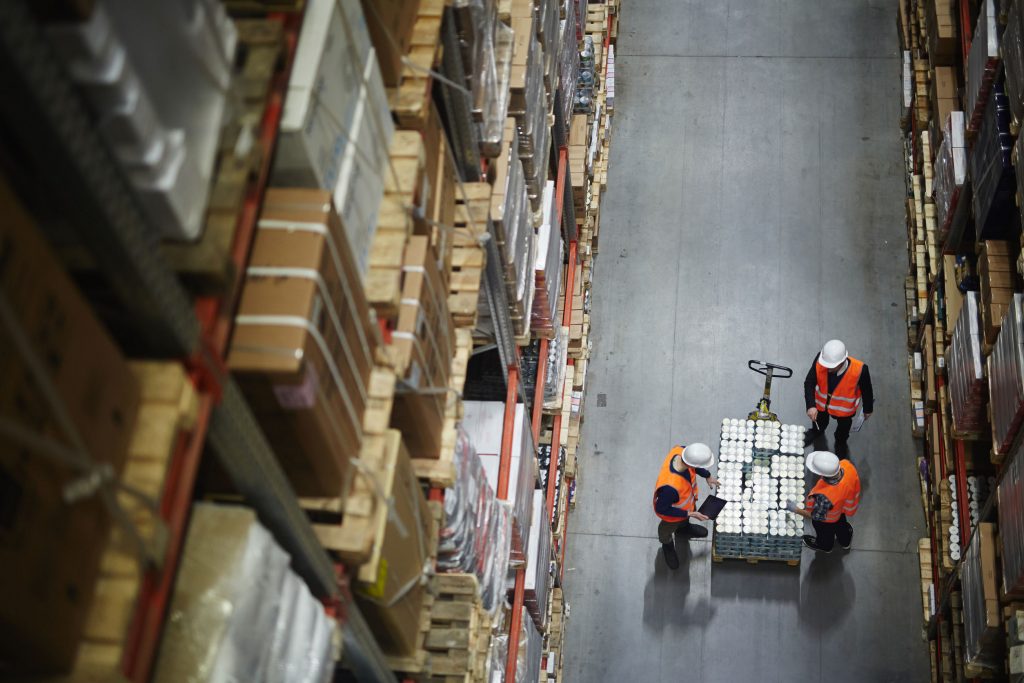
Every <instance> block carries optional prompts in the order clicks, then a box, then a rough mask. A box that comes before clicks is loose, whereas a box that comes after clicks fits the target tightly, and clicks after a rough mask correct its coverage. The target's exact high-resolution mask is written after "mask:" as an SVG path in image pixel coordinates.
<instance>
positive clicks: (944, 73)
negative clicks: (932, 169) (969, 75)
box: [925, 66, 960, 163]
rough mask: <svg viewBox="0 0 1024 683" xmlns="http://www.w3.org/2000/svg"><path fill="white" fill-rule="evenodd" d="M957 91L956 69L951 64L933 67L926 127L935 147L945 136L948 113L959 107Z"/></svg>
mask: <svg viewBox="0 0 1024 683" xmlns="http://www.w3.org/2000/svg"><path fill="white" fill-rule="evenodd" d="M957 92H958V89H957V82H956V69H955V68H954V67H951V66H937V67H935V77H934V78H933V79H932V82H931V88H930V89H929V91H928V96H929V99H930V100H931V111H932V119H931V122H930V123H929V127H928V129H929V132H930V133H931V139H932V144H933V145H934V146H935V148H936V149H937V148H938V146H939V145H940V144H942V141H943V139H944V138H945V131H944V127H945V125H946V120H947V119H948V118H949V115H950V113H952V112H954V111H956V110H958V109H960V98H959V96H958V95H957ZM925 163H927V160H926V161H925Z"/></svg>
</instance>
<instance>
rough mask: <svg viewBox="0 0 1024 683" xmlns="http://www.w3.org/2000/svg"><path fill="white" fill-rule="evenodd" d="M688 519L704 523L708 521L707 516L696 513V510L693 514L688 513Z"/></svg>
mask: <svg viewBox="0 0 1024 683" xmlns="http://www.w3.org/2000/svg"><path fill="white" fill-rule="evenodd" d="M690 519H691V520H694V521H697V522H706V521H708V516H707V515H705V514H704V513H703V512H697V511H696V510H694V511H693V512H691V513H690Z"/></svg>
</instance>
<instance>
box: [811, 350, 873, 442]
mask: <svg viewBox="0 0 1024 683" xmlns="http://www.w3.org/2000/svg"><path fill="white" fill-rule="evenodd" d="M804 403H805V404H806V406H807V417H809V418H811V428H810V429H809V430H807V433H806V435H805V437H804V445H805V446H809V445H810V444H811V443H812V442H813V441H814V440H815V439H817V438H818V436H820V435H821V434H823V433H824V432H825V429H826V428H827V427H828V423H829V416H830V415H831V416H832V417H834V418H835V419H836V444H835V451H836V453H838V454H839V455H840V456H841V457H846V455H847V447H846V441H847V439H848V438H849V437H850V429H851V427H852V426H853V421H854V416H855V415H857V411H858V410H862V412H863V415H864V419H865V420H866V419H868V418H870V417H871V413H872V411H873V410H874V409H875V394H874V391H873V390H872V388H871V375H870V374H869V373H868V366H867V365H865V364H864V363H863V362H861V361H859V360H857V359H856V358H851V357H850V354H848V353H847V352H846V344H844V343H843V342H841V341H839V340H838V339H832V340H830V341H827V342H825V346H823V347H822V349H821V353H819V354H818V355H817V356H816V357H815V358H814V363H812V364H811V369H810V370H808V371H807V377H806V378H805V379H804Z"/></svg>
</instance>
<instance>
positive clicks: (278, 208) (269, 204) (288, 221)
mask: <svg viewBox="0 0 1024 683" xmlns="http://www.w3.org/2000/svg"><path fill="white" fill-rule="evenodd" d="M235 322H236V326H237V328H236V331H235V335H234V338H233V339H232V343H231V349H230V351H229V354H228V366H229V367H230V369H231V370H232V372H233V373H234V374H235V376H236V378H237V379H238V383H239V385H240V386H241V387H242V391H243V392H244V393H245V395H246V398H247V399H248V400H249V403H250V405H251V407H252V410H253V413H254V414H255V415H256V417H257V419H258V420H259V422H260V425H261V426H262V427H263V430H264V433H265V434H266V436H267V439H268V440H269V441H270V444H271V446H272V447H273V449H274V451H275V452H276V453H277V456H278V457H279V458H280V459H281V465H282V467H283V468H284V470H285V473H286V474H287V475H288V477H289V479H290V481H291V482H292V485H293V486H294V487H295V490H296V492H297V493H298V494H299V495H300V496H331V497H336V496H343V495H344V492H345V491H346V489H347V486H348V483H349V481H350V478H351V471H350V459H351V458H354V457H356V456H357V455H358V453H359V448H360V444H361V443H362V420H363V414H364V411H365V407H366V404H367V401H368V398H367V383H368V381H369V376H370V372H371V370H372V367H373V357H374V351H375V349H376V346H377V344H376V330H375V329H374V328H373V326H372V325H371V323H370V314H369V308H368V306H367V303H366V298H365V295H364V293H363V290H362V285H361V284H360V282H359V277H358V274H357V273H356V269H355V265H354V264H353V262H352V257H351V252H350V250H349V247H348V244H347V243H346V241H345V237H344V234H343V231H342V228H341V221H340V220H339V219H338V216H337V214H336V213H334V211H333V209H332V208H331V197H330V193H328V192H326V191H323V190H282V189H272V190H270V191H268V192H267V197H266V200H265V202H264V208H263V213H262V215H261V216H260V220H259V226H258V231H257V233H256V240H255V244H254V246H253V252H252V260H251V262H250V266H249V269H248V271H247V274H246V280H245V285H244V288H243V290H242V296H241V303H240V304H239V308H238V314H237V317H236V319H235Z"/></svg>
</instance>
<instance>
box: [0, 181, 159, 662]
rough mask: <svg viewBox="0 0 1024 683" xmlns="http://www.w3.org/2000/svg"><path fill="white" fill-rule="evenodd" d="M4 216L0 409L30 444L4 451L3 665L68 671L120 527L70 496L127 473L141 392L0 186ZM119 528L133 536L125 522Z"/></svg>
mask: <svg viewBox="0 0 1024 683" xmlns="http://www.w3.org/2000/svg"><path fill="white" fill-rule="evenodd" d="M0 211H2V213H3V215H4V217H5V220H4V221H3V223H2V224H0V238H2V239H3V242H4V245H5V250H6V254H7V256H6V263H5V265H4V268H3V272H2V277H0V298H2V299H3V300H4V306H5V307H6V308H8V309H9V319H7V320H5V321H4V324H3V327H4V334H3V335H0V348H2V349H3V353H2V354H0V359H2V362H0V367H2V370H3V377H4V378H5V381H6V383H7V385H8V389H7V391H5V392H4V393H3V398H2V400H0V412H2V415H3V419H4V420H5V421H8V422H14V423H16V424H15V427H17V428H19V429H18V431H22V430H21V427H22V426H31V434H29V435H27V436H28V438H30V439H31V440H30V441H29V442H26V441H24V439H25V438H26V435H25V434H22V436H21V437H20V438H16V437H15V436H14V434H16V433H18V432H15V433H14V434H12V433H11V432H9V431H8V432H7V433H5V435H4V438H3V443H4V449H3V452H2V454H0V477H2V479H3V489H4V492H5V493H4V494H3V499H4V503H3V505H4V507H5V510H6V512H5V513H4V514H5V520H6V521H5V523H4V526H5V531H4V534H3V535H2V538H0V631H3V632H4V633H5V634H6V637H4V638H3V639H0V661H3V663H4V670H5V674H6V673H10V674H11V675H12V676H14V677H15V678H17V677H19V676H21V675H27V674H30V673H33V674H46V673H64V672H67V671H68V670H69V669H70V668H71V667H72V665H73V664H74V663H75V657H76V652H77V651H78V649H79V643H80V640H81V638H82V636H83V633H84V632H85V629H86V626H87V622H88V620H89V619H90V617H89V608H90V604H91V603H92V602H93V600H94V598H93V596H94V593H95V592H96V591H95V589H96V586H97V580H98V579H99V578H100V571H101V563H102V561H103V551H104V547H105V544H106V539H107V536H108V534H109V533H110V532H111V529H112V528H116V527H117V526H118V525H115V524H114V523H113V520H112V517H111V510H109V509H108V508H107V507H106V506H105V505H104V503H103V501H102V500H101V498H102V496H100V495H97V496H88V497H86V498H84V499H82V500H78V501H77V502H76V503H75V504H74V505H73V506H72V505H69V504H68V502H67V500H66V498H65V490H66V489H65V487H67V486H69V485H71V484H73V483H74V482H75V481H76V480H78V479H79V478H80V477H82V476H85V475H87V474H89V473H98V472H100V471H101V470H102V469H106V470H108V471H109V472H110V473H111V474H112V475H113V476H114V478H115V481H116V480H118V479H119V478H120V474H121V472H122V471H124V470H125V468H126V466H129V465H130V463H129V461H128V457H129V455H130V452H131V450H132V447H133V443H132V442H133V440H134V439H135V438H137V437H135V436H133V433H134V427H135V424H136V415H137V414H138V411H139V404H140V383H139V381H138V378H137V377H136V376H135V375H134V374H133V372H132V370H131V368H130V367H129V364H128V362H127V361H126V360H125V358H124V356H123V354H122V352H121V350H120V349H119V348H118V347H117V345H116V344H115V343H114V341H113V339H112V338H111V337H110V334H109V333H108V332H107V330H106V329H105V328H104V327H103V325H102V324H101V323H100V322H99V321H98V320H97V318H96V316H95V314H94V313H93V311H92V309H91V308H90V306H89V304H88V303H87V302H86V300H85V299H84V298H83V297H82V295H81V294H80V293H79V291H78V289H77V288H76V286H75V284H74V282H73V281H72V279H71V278H70V277H69V276H68V275H67V273H66V272H65V271H64V269H63V267H62V266H61V265H60V263H59V262H58V260H57V256H56V254H54V253H53V252H52V251H51V249H50V247H49V245H48V244H47V243H46V242H45V241H44V239H43V237H42V235H41V234H40V233H39V232H38V230H37V227H36V225H35V224H34V222H33V221H32V219H31V218H30V217H29V214H28V213H27V212H26V210H25V208H24V207H23V206H22V205H21V203H20V201H19V200H18V199H17V198H16V197H15V195H14V194H13V191H12V190H11V189H10V188H9V187H8V186H7V184H6V182H5V181H3V180H0ZM58 411H61V412H63V413H64V415H65V416H66V422H65V423H64V424H61V423H60V421H59V420H58V419H57V415H58ZM69 428H70V429H71V430H73V431H74V432H76V433H77V437H76V436H74V435H72V434H70V433H68V431H67V430H68V429H69ZM37 434H38V435H45V440H46V441H49V442H52V444H53V445H54V446H56V447H59V448H62V449H67V452H73V453H75V455H76V456H79V457H81V458H84V460H85V463H86V465H87V469H79V468H77V467H72V466H71V465H69V464H68V463H67V461H65V460H64V459H62V458H55V457H52V456H48V455H46V454H45V453H44V452H40V451H38V450H37V448H38V447H37V446H36V447H31V446H28V444H30V443H34V442H35V438H34V437H35V436H36V435H37ZM73 441H77V443H73ZM153 445H154V446H156V444H155V443H154V444H153ZM154 469H155V468H154ZM153 473H154V474H155V471H154V472H153ZM89 476H92V475H91V474H89ZM103 490H106V489H105V488H104V489H103ZM123 531H124V532H125V533H126V534H128V535H129V536H130V535H131V534H130V533H129V532H130V531H132V529H131V526H130V524H129V525H128V526H125V527H124V529H123ZM129 564H131V563H130V562H129ZM129 599H130V600H131V599H133V598H129Z"/></svg>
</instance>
